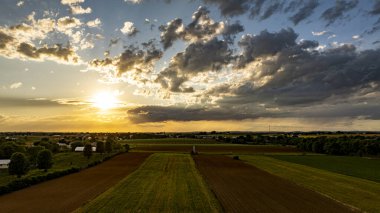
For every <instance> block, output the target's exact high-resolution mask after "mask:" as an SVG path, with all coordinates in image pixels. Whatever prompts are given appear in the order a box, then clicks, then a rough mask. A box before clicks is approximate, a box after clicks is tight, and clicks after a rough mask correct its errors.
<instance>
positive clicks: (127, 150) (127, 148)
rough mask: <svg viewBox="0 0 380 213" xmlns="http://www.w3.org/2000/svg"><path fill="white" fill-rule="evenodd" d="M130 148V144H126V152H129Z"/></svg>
mask: <svg viewBox="0 0 380 213" xmlns="http://www.w3.org/2000/svg"><path fill="white" fill-rule="evenodd" d="M129 149H130V147H129V144H124V150H125V152H129Z"/></svg>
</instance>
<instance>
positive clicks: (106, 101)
mask: <svg viewBox="0 0 380 213" xmlns="http://www.w3.org/2000/svg"><path fill="white" fill-rule="evenodd" d="M91 104H92V106H94V107H96V108H98V109H101V110H109V109H113V108H116V107H117V106H118V104H119V100H118V99H117V94H116V93H114V92H106V91H104V92H100V93H97V94H95V95H94V96H93V97H92V98H91Z"/></svg>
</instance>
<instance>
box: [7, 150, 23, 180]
mask: <svg viewBox="0 0 380 213" xmlns="http://www.w3.org/2000/svg"><path fill="white" fill-rule="evenodd" d="M8 172H9V174H10V175H17V177H18V178H20V177H21V176H22V175H24V174H26V173H27V172H28V160H27V159H26V157H25V154H24V153H21V152H15V153H13V155H12V156H11V162H10V163H9V168H8Z"/></svg>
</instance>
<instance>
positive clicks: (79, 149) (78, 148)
mask: <svg viewBox="0 0 380 213" xmlns="http://www.w3.org/2000/svg"><path fill="white" fill-rule="evenodd" d="M83 150H84V146H77V147H75V150H74V151H75V152H83ZM92 151H93V152H95V151H96V147H92Z"/></svg>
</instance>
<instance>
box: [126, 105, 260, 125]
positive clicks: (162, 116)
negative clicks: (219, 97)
mask: <svg viewBox="0 0 380 213" xmlns="http://www.w3.org/2000/svg"><path fill="white" fill-rule="evenodd" d="M127 113H128V118H129V119H130V120H131V121H132V122H134V123H146V122H165V121H202V120H244V119H250V118H257V117H259V116H258V115H253V114H247V113H238V112H235V111H234V110H232V109H230V110H227V109H218V108H215V109H214V108H210V109H207V108H202V107H189V108H185V107H178V106H167V107H165V106H142V107H137V108H135V109H131V110H128V112H127Z"/></svg>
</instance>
